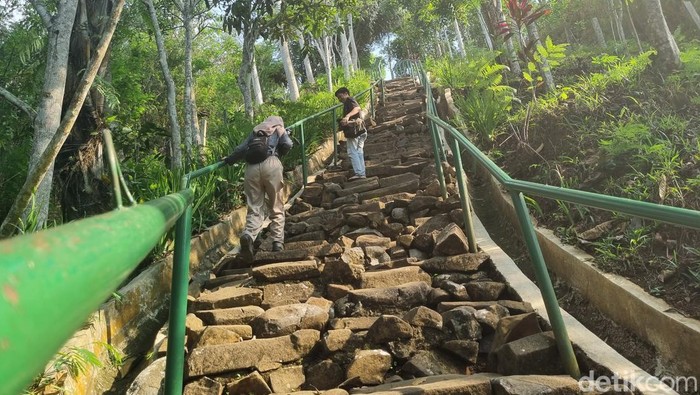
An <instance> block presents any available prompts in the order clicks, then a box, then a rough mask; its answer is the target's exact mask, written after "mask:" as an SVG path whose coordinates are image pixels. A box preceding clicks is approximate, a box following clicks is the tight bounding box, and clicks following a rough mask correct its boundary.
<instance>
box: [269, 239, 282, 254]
mask: <svg viewBox="0 0 700 395" xmlns="http://www.w3.org/2000/svg"><path fill="white" fill-rule="evenodd" d="M278 251H284V243H282V242H281V241H273V242H272V252H278Z"/></svg>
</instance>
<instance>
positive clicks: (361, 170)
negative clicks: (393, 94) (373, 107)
mask: <svg viewBox="0 0 700 395" xmlns="http://www.w3.org/2000/svg"><path fill="white" fill-rule="evenodd" d="M335 97H337V98H338V100H339V101H340V102H341V103H343V118H341V119H340V128H341V130H342V131H343V135H344V136H345V138H346V139H347V149H348V156H349V157H350V162H351V163H352V170H353V172H354V173H355V174H354V175H353V176H352V177H350V178H349V179H350V180H357V179H360V178H366V174H365V157H364V146H365V140H367V129H366V128H365V125H364V120H363V119H362V116H361V108H360V105H359V104H357V100H355V98H354V97H352V96H350V91H349V90H348V88H346V87H342V88H340V89H338V90H337V91H335Z"/></svg>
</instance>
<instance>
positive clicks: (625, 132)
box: [600, 121, 651, 158]
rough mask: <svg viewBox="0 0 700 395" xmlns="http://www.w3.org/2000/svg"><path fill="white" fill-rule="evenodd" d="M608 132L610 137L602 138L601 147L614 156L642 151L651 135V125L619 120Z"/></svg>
mask: <svg viewBox="0 0 700 395" xmlns="http://www.w3.org/2000/svg"><path fill="white" fill-rule="evenodd" d="M608 134H609V137H608V138H604V139H601V140H600V148H601V150H602V151H603V152H605V153H606V154H607V155H609V156H611V157H613V158H618V157H620V156H622V155H628V154H630V153H641V152H642V150H643V149H644V147H646V146H647V144H648V142H649V139H650V137H651V132H650V130H649V127H648V126H647V125H645V124H642V123H638V122H635V121H625V122H617V123H615V124H613V125H612V127H611V129H610V130H609V131H608Z"/></svg>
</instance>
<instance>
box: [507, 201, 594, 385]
mask: <svg viewBox="0 0 700 395" xmlns="http://www.w3.org/2000/svg"><path fill="white" fill-rule="evenodd" d="M510 196H511V198H512V199H513V205H514V206H515V211H516V213H517V215H518V222H519V223H520V229H521V231H522V232H523V237H524V240H525V244H526V245H527V250H528V253H529V254H530V259H531V260H532V264H533V265H534V267H535V278H536V280H537V285H538V287H539V289H540V292H541V294H542V299H543V300H544V305H545V308H546V309H547V315H548V316H549V322H550V323H551V325H552V330H553V331H554V337H555V339H556V342H557V348H558V349H559V355H560V357H561V360H562V363H563V364H564V368H565V369H566V372H567V373H568V374H569V375H570V376H571V377H573V378H574V379H576V380H578V379H579V378H581V372H580V370H579V367H578V363H577V362H576V355H574V349H573V347H572V346H571V342H570V341H569V334H568V333H567V330H566V326H565V325H564V320H563V319H562V316H561V311H559V303H558V302H557V295H556V294H555V293H554V287H553V286H552V280H551V278H550V277H549V272H547V265H546V264H545V262H544V257H543V256H542V250H541V249H540V245H539V243H538V241H537V235H536V234H535V230H534V228H533V225H532V222H531V221H530V214H529V212H528V209H527V206H526V205H525V198H524V197H523V194H522V193H520V192H517V191H510Z"/></svg>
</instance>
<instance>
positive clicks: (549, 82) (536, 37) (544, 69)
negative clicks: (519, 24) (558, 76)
mask: <svg viewBox="0 0 700 395" xmlns="http://www.w3.org/2000/svg"><path fill="white" fill-rule="evenodd" d="M527 35H528V36H529V38H530V42H531V43H535V44H534V45H536V46H537V45H541V44H540V34H539V32H538V31H537V24H535V23H534V22H533V23H531V24H529V25H528V26H527ZM538 67H539V69H540V73H541V74H542V79H544V86H545V88H546V89H547V91H548V92H554V90H555V89H556V85H554V77H553V76H552V69H551V67H550V66H549V62H548V61H547V58H544V57H543V58H542V62H541V64H539V65H538Z"/></svg>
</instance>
